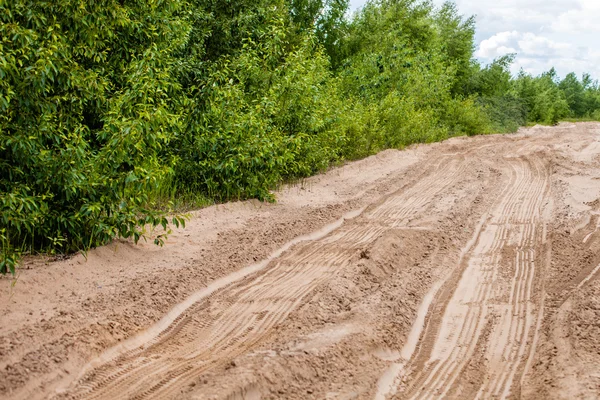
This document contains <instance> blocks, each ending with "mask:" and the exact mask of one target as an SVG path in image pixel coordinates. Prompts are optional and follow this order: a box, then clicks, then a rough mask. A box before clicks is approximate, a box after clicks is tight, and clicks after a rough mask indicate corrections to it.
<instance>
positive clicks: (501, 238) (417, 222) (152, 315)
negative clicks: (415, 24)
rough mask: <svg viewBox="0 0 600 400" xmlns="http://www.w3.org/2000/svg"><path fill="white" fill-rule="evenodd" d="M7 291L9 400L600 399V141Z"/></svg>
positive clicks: (546, 150) (91, 265) (483, 148)
mask: <svg viewBox="0 0 600 400" xmlns="http://www.w3.org/2000/svg"><path fill="white" fill-rule="evenodd" d="M278 199H279V202H278V203H277V204H260V203H258V202H254V201H249V202H239V203H230V204H225V205H219V206H215V207H210V208H207V209H204V210H201V211H198V212H196V213H195V214H194V215H193V218H192V220H191V221H190V223H189V226H188V228H187V229H185V230H181V231H178V232H176V233H175V234H174V235H172V236H171V238H170V240H169V243H168V245H167V246H165V247H163V248H157V247H154V246H153V245H150V244H147V245H140V246H133V245H131V244H130V243H128V242H117V243H114V244H112V245H110V246H106V247H104V248H100V249H96V250H94V251H92V252H90V253H89V254H88V255H87V259H86V258H84V257H83V256H81V255H79V256H76V257H74V258H71V259H69V260H63V261H50V260H42V259H32V260H28V262H27V266H26V268H25V269H22V270H20V272H19V275H18V279H17V280H16V282H15V281H13V280H10V279H8V278H4V279H3V280H2V281H0V285H1V289H2V291H1V292H0V307H1V308H2V311H1V312H2V314H1V315H2V317H1V318H2V319H1V321H2V323H1V324H0V397H1V398H6V399H9V398H10V399H13V398H14V399H44V398H56V399H115V398H123V399H146V398H153V399H168V398H177V399H213V398H230V399H237V398H240V399H241V398H248V399H258V398H292V399H305V398H315V399H324V398H326V399H352V398H361V399H362V398H377V399H385V398H402V399H409V398H410V399H413V398H414V399H420V398H460V399H462V398H515V397H522V398H527V399H536V398H560V399H563V398H564V399H570V398H598V397H600V279H597V278H598V277H600V232H599V228H600V124H594V123H588V124H578V125H573V124H563V125H560V126H559V127H556V128H541V127H535V128H531V129H528V130H522V131H521V132H520V133H518V134H515V135H505V136H502V135H498V136H487V137H476V138H455V139H452V140H449V141H446V142H444V143H441V144H433V145H427V146H418V147H414V148H411V149H408V150H406V151H402V152H400V151H386V152H383V153H381V154H379V155H377V156H373V157H370V158H368V159H365V160H362V161H359V162H355V163H351V164H348V165H346V166H344V167H342V168H338V169H334V170H332V171H330V172H328V173H327V174H324V175H321V176H317V177H314V178H311V179H308V180H306V181H304V182H302V183H301V184H298V185H294V186H290V187H287V188H285V189H283V190H282V191H281V192H280V193H278Z"/></svg>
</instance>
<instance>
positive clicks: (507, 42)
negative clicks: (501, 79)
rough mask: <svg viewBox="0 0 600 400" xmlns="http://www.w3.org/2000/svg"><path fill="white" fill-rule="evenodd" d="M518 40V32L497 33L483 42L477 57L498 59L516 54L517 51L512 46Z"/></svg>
mask: <svg viewBox="0 0 600 400" xmlns="http://www.w3.org/2000/svg"><path fill="white" fill-rule="evenodd" d="M518 38H519V32H517V31H511V32H500V33H497V34H495V35H494V36H492V37H491V38H489V39H486V40H484V41H482V42H481V44H480V45H479V50H478V51H477V54H476V55H477V56H478V57H482V58H496V57H500V56H503V55H506V54H509V53H516V52H517V50H515V48H514V47H512V45H514V43H515V41H516V39H518ZM508 46H510V47H508Z"/></svg>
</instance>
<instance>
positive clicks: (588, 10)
mask: <svg viewBox="0 0 600 400" xmlns="http://www.w3.org/2000/svg"><path fill="white" fill-rule="evenodd" d="M599 18H600V2H599V1H598V0H581V1H579V7H577V8H574V9H570V10H567V11H565V12H563V13H561V14H560V15H559V16H558V18H556V19H555V20H554V21H553V22H552V29H553V30H554V31H556V32H560V33H566V34H570V33H583V34H589V33H598V32H600V24H598V19H599Z"/></svg>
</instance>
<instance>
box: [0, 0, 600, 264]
mask: <svg viewBox="0 0 600 400" xmlns="http://www.w3.org/2000/svg"><path fill="white" fill-rule="evenodd" d="M474 32H475V20H474V18H469V17H463V16H462V15H461V14H460V12H459V10H458V9H457V8H456V6H455V5H454V4H453V3H446V4H444V5H443V6H442V7H439V8H435V7H434V6H433V5H432V4H431V3H430V2H428V1H421V0H373V1H370V2H368V3H367V4H366V5H365V6H364V7H363V8H362V9H361V10H360V11H359V12H357V13H354V14H353V15H350V14H349V11H348V0H96V1H93V2H85V1H81V0H0V210H1V213H2V217H1V219H0V244H1V246H2V251H1V253H2V254H1V256H0V257H1V259H0V271H2V272H4V273H6V272H9V271H10V272H12V273H14V268H15V266H16V265H17V263H18V260H19V257H20V255H22V254H23V253H33V252H38V251H44V252H51V253H52V252H59V253H69V252H74V251H78V250H86V249H89V248H91V247H94V246H98V245H101V244H104V243H107V242H108V241H110V240H112V239H113V238H115V237H124V238H129V237H132V238H133V239H134V240H135V241H137V240H139V239H140V238H141V237H142V236H143V235H144V234H145V233H146V227H159V226H162V227H163V228H165V230H168V227H169V226H171V225H173V224H175V225H177V226H179V224H181V223H184V219H183V218H181V217H178V216H176V217H169V218H167V215H170V214H169V212H170V211H172V210H173V208H176V209H181V208H182V207H184V206H186V207H194V206H199V205H203V204H208V203H210V202H217V201H226V200H230V199H246V198H258V199H261V200H273V195H272V190H273V189H274V188H276V186H277V185H278V184H279V183H281V182H282V181H286V180H292V179H298V178H302V177H306V176H309V175H311V174H314V173H317V172H319V171H322V170H324V169H326V168H327V167H328V166H331V165H333V164H336V163H340V162H343V161H345V160H352V159H357V158H360V157H365V156H368V155H370V154H374V153H376V152H378V151H380V150H383V149H386V148H402V147H404V146H407V145H410V144H413V143H425V142H433V141H439V140H443V139H445V138H448V137H451V136H454V135H463V134H467V135H474V134H486V133H494V132H512V131H515V130H516V129H517V128H518V127H519V126H520V125H524V124H526V123H531V122H542V123H548V124H552V123H556V122H557V121H559V120H561V119H564V118H567V117H570V118H587V119H600V88H599V85H598V82H597V81H595V80H593V79H592V78H591V77H590V76H589V75H584V76H583V77H582V78H581V79H579V78H578V77H577V76H576V75H575V74H569V75H567V76H566V77H565V78H564V79H562V80H561V79H559V78H558V77H557V75H556V73H555V72H554V70H551V71H549V72H548V73H545V74H542V75H540V76H535V77H534V76H531V75H529V74H526V73H523V72H522V73H520V74H519V75H518V76H516V77H513V76H511V73H510V66H511V62H512V57H511V56H507V57H502V58H500V59H498V60H496V61H494V62H493V63H491V64H490V65H487V66H481V65H480V64H479V63H478V62H477V61H476V60H475V59H474V56H473V51H474V47H475V46H474ZM162 238H163V236H158V237H157V239H156V242H157V243H159V244H160V243H161V241H162Z"/></svg>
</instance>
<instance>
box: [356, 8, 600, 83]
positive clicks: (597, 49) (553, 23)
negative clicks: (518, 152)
mask: <svg viewBox="0 0 600 400" xmlns="http://www.w3.org/2000/svg"><path fill="white" fill-rule="evenodd" d="M433 2H434V3H435V4H436V5H441V4H443V2H444V0H434V1H433ZM455 2H456V4H457V5H458V9H459V11H460V13H462V14H464V15H466V16H471V15H475V16H476V19H477V33H476V35H475V44H476V52H475V56H476V57H477V58H478V59H479V60H480V61H481V62H482V64H487V63H489V62H491V61H492V60H494V59H495V58H497V57H500V56H503V55H505V54H508V53H516V55H517V56H516V59H515V63H514V65H513V67H512V71H513V73H515V74H516V73H517V72H518V71H519V70H520V69H521V68H522V69H523V70H525V71H526V72H529V73H531V74H533V75H538V74H540V73H542V72H545V71H548V70H549V69H550V68H551V67H553V66H554V67H555V68H556V71H557V72H558V74H559V76H561V77H564V76H565V75H566V74H568V73H569V72H575V73H577V75H578V76H581V75H582V74H583V73H584V72H588V73H590V74H591V75H592V77H593V78H594V79H600V0H555V1H552V0H456V1H455ZM365 3H366V0H350V7H351V9H352V10H356V9H358V8H359V7H361V6H362V5H363V4H365Z"/></svg>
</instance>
